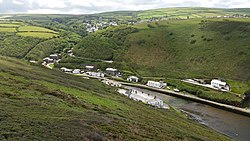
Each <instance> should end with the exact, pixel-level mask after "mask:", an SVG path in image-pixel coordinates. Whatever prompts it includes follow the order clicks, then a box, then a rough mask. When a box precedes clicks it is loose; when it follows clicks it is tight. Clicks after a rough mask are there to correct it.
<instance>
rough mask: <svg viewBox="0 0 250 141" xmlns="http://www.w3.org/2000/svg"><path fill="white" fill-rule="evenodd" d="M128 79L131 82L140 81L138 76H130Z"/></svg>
mask: <svg viewBox="0 0 250 141" xmlns="http://www.w3.org/2000/svg"><path fill="white" fill-rule="evenodd" d="M127 80H128V81H130V82H139V78H138V77H136V76H129V77H128V78H127Z"/></svg>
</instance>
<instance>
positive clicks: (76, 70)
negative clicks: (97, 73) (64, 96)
mask: <svg viewBox="0 0 250 141" xmlns="http://www.w3.org/2000/svg"><path fill="white" fill-rule="evenodd" d="M72 73H73V74H81V70H80V69H74V70H73V72H72Z"/></svg>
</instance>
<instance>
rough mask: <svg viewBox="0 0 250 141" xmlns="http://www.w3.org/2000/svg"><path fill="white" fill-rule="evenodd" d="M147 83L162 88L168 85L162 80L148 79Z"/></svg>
mask: <svg viewBox="0 0 250 141" xmlns="http://www.w3.org/2000/svg"><path fill="white" fill-rule="evenodd" d="M146 85H147V86H149V87H154V88H159V89H162V88H164V87H166V86H167V84H166V83H164V82H163V81H160V82H156V81H148V82H147V84H146Z"/></svg>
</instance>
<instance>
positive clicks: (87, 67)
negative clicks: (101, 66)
mask: <svg viewBox="0 0 250 141" xmlns="http://www.w3.org/2000/svg"><path fill="white" fill-rule="evenodd" d="M85 69H86V70H88V71H95V70H96V68H95V66H85Z"/></svg>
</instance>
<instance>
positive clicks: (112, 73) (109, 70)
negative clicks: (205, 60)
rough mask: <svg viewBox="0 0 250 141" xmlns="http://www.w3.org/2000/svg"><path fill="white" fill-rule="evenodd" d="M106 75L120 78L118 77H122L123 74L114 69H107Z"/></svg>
mask: <svg viewBox="0 0 250 141" xmlns="http://www.w3.org/2000/svg"><path fill="white" fill-rule="evenodd" d="M106 74H108V75H111V76H118V77H120V76H121V72H120V71H119V70H117V69H114V68H107V69H106Z"/></svg>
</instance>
